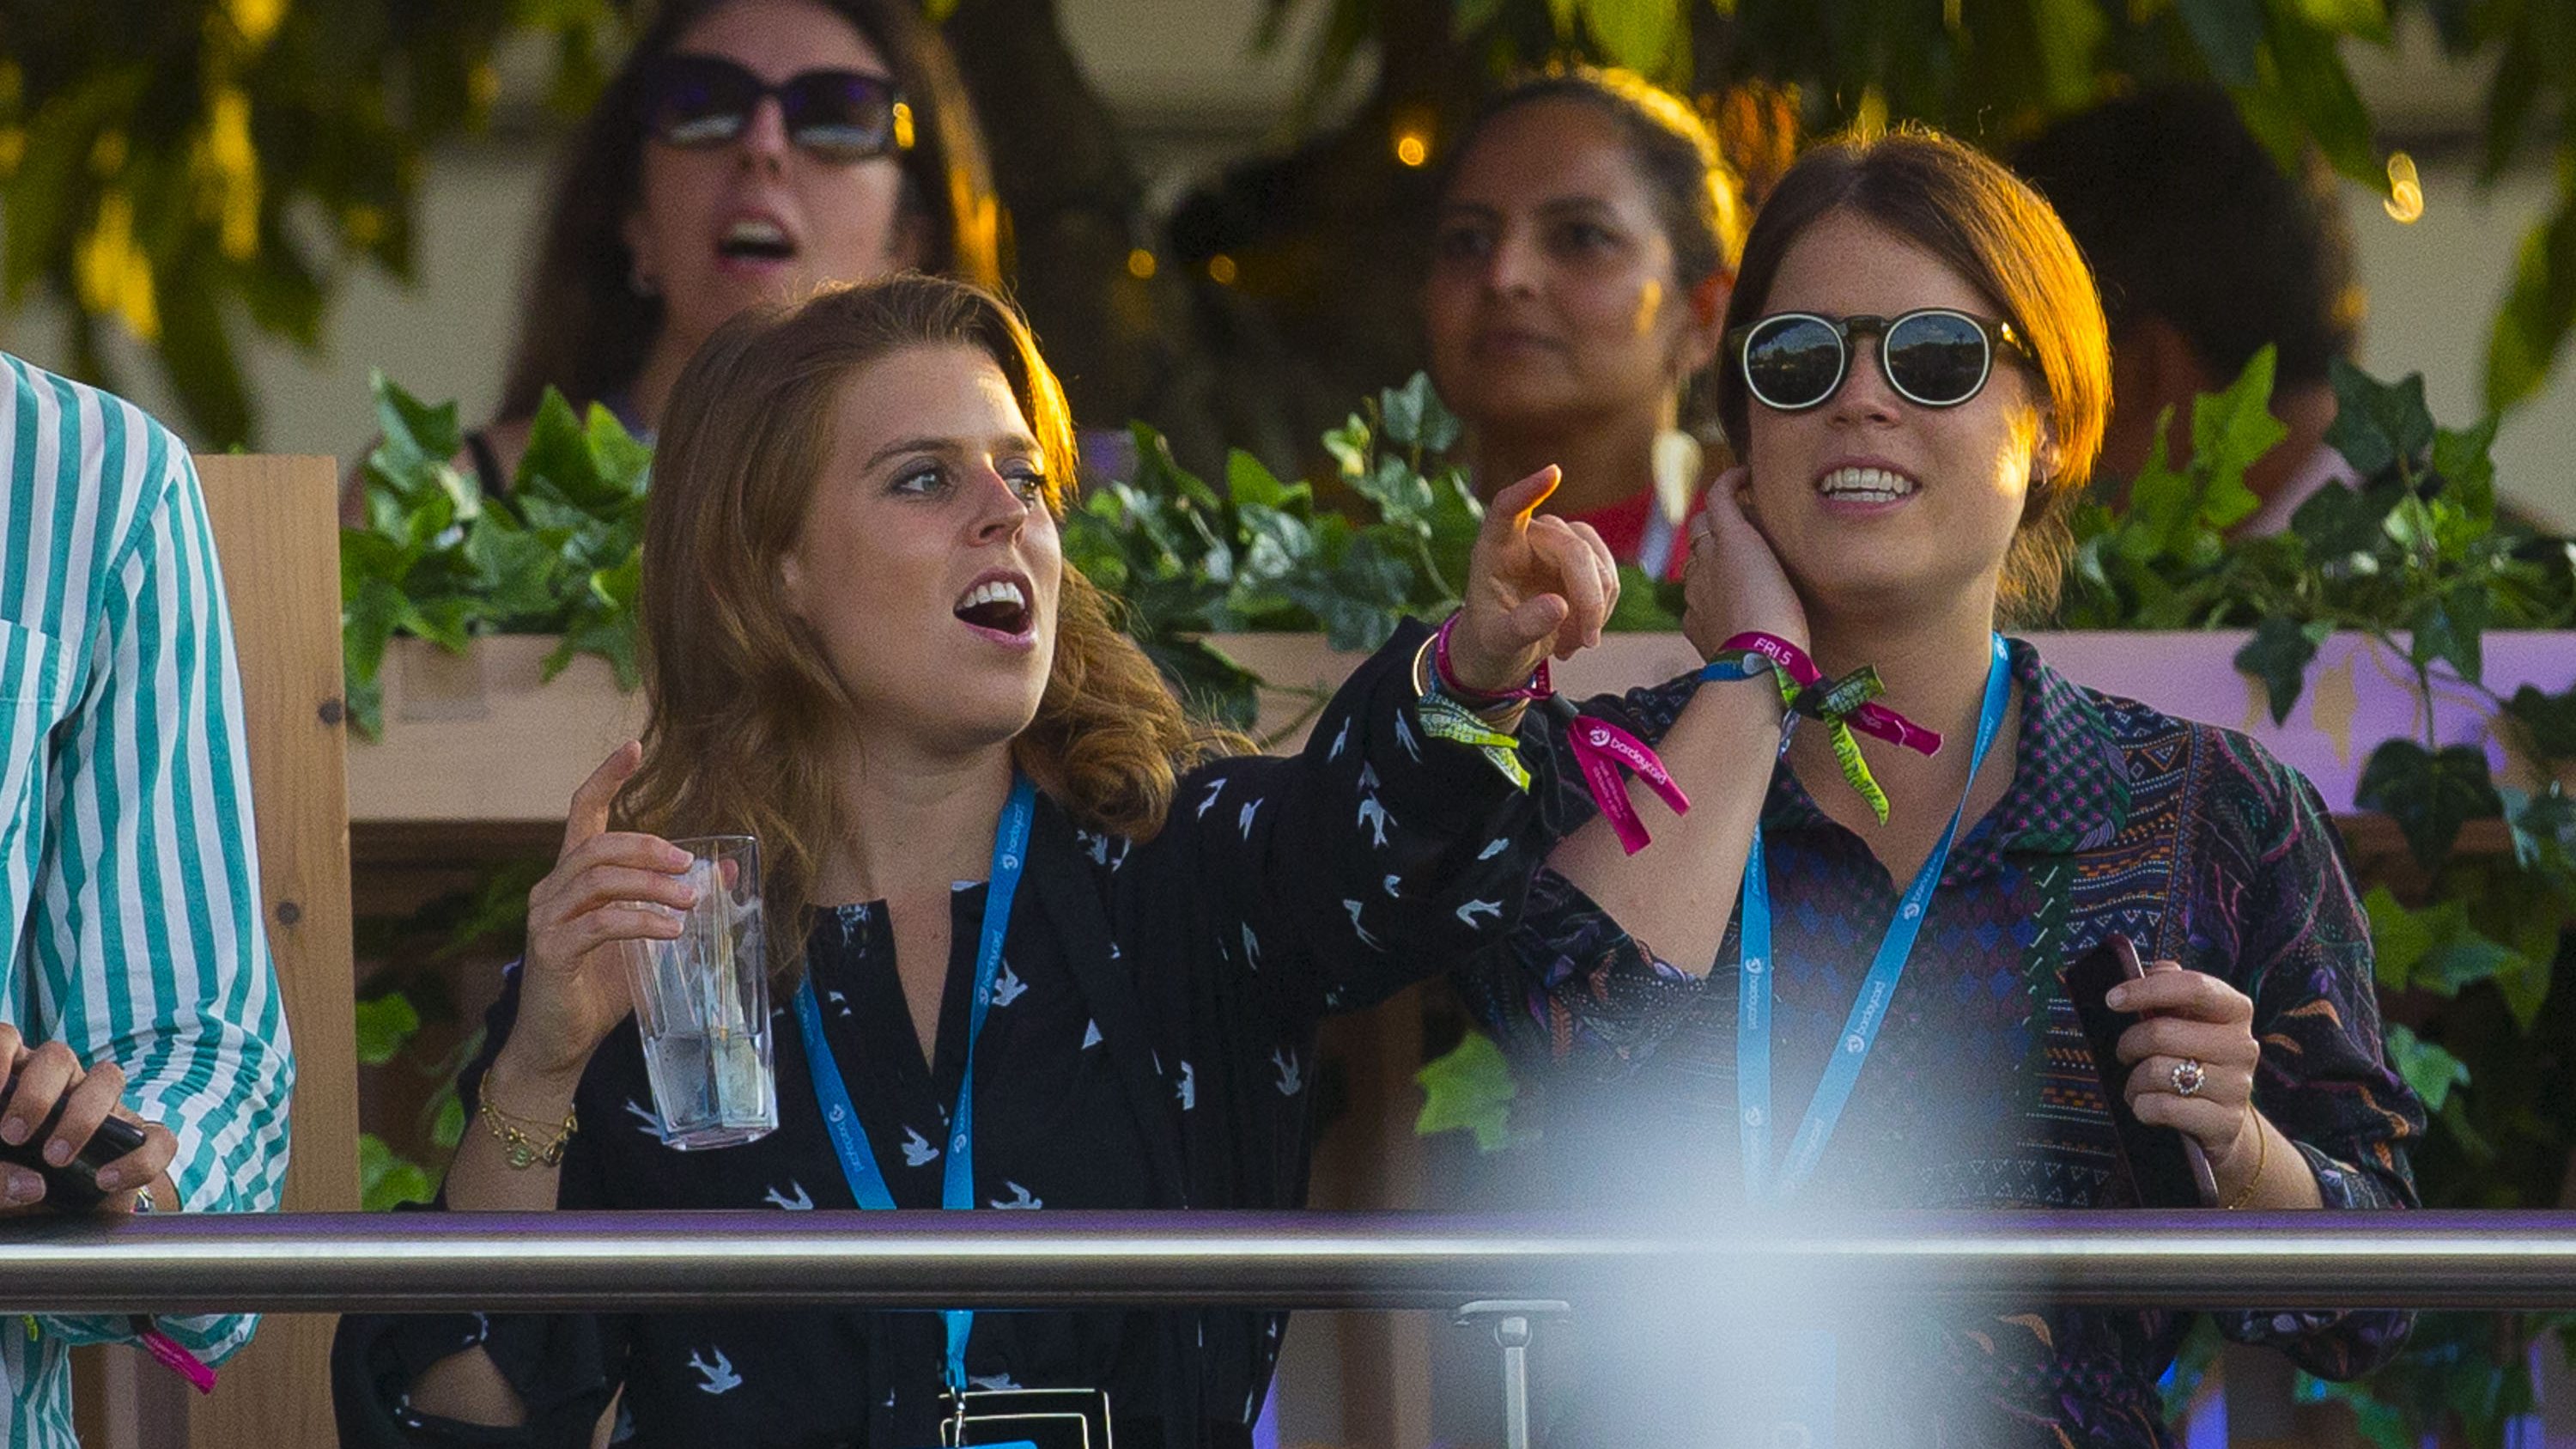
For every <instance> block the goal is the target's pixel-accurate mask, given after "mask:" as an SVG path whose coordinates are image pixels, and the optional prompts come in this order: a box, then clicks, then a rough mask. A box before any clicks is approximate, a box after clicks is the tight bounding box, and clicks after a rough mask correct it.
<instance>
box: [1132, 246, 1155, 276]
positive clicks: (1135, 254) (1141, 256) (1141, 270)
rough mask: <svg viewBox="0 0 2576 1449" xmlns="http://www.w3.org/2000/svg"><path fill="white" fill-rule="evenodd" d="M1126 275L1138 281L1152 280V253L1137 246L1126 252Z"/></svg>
mask: <svg viewBox="0 0 2576 1449" xmlns="http://www.w3.org/2000/svg"><path fill="white" fill-rule="evenodd" d="M1127 275H1129V276H1131V277H1134V278H1135V279H1136V280H1137V281H1140V282H1150V281H1152V280H1154V254H1153V253H1152V252H1149V251H1147V250H1145V249H1144V248H1143V247H1138V248H1136V249H1135V250H1134V251H1132V252H1129V253H1128V254H1127Z"/></svg>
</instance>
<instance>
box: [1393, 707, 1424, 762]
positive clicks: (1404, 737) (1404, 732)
mask: <svg viewBox="0 0 2576 1449" xmlns="http://www.w3.org/2000/svg"><path fill="white" fill-rule="evenodd" d="M1395 742H1396V743H1397V744H1399V745H1402V746H1404V752H1405V753H1406V754H1407V755H1410V756H1412V758H1413V763H1415V764H1417V765H1419V764H1421V763H1422V742H1421V741H1419V740H1416V739H1415V738H1414V737H1413V727H1412V726H1411V725H1408V724H1406V723H1405V722H1404V714H1403V712H1402V711H1401V710H1399V711H1397V712H1396V716H1395Z"/></svg>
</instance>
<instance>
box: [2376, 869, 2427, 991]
mask: <svg viewBox="0 0 2576 1449" xmlns="http://www.w3.org/2000/svg"><path fill="white" fill-rule="evenodd" d="M2361 909H2362V913H2363V914H2364V915H2367V916H2368V917H2369V918H2370V952H2371V960H2372V963H2373V970H2374V974H2375V975H2376V976H2377V978H2378V982H2379V989H2380V990H2382V991H2385V992H2389V993H2391V994H2394V993H2396V992H2400V991H2404V990H2405V989H2406V987H2407V985H2408V983H2409V982H2411V981H2412V980H2413V979H2414V972H2415V963H2416V962H2418V961H2421V960H2423V959H2424V956H2425V954H2426V953H2427V952H2429V951H2431V950H2432V949H2433V928H2432V927H2431V926H2430V925H2428V924H2427V923H2426V922H2425V920H2424V918H2423V916H2422V915H2420V914H2419V913H2417V912H2414V911H2410V910H2408V909H2406V907H2405V906H2404V905H2402V904H2400V903H2399V902H2398V899H2397V897H2396V896H2394V895H2392V894H2391V893H2390V892H2389V889H2388V887H2386V886H2384V885H2375V886H2372V887H2371V888H2370V890H2369V892H2368V893H2367V894H2365V895H2364V896H2363V897H2362V898H2361Z"/></svg>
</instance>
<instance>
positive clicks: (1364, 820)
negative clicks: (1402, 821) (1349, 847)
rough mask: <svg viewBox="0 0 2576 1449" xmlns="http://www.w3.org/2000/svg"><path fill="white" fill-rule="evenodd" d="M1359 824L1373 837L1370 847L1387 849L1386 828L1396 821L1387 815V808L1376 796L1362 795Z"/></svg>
mask: <svg viewBox="0 0 2576 1449" xmlns="http://www.w3.org/2000/svg"><path fill="white" fill-rule="evenodd" d="M1359 823H1360V824H1361V825H1363V826H1366V827H1367V828H1368V832H1369V835H1370V837H1371V838H1370V840H1369V844H1370V845H1372V846H1375V847H1376V848H1377V849H1379V850H1384V849H1386V828H1387V827H1388V826H1389V825H1392V824H1394V823H1395V821H1394V820H1393V819H1392V818H1391V817H1390V816H1388V814H1387V813H1386V807H1385V806H1384V805H1381V804H1379V803H1378V798H1377V797H1376V796H1375V795H1362V796H1361V797H1360V821H1359Z"/></svg>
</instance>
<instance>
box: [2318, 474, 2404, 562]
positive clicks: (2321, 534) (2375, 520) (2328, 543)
mask: <svg viewBox="0 0 2576 1449" xmlns="http://www.w3.org/2000/svg"><path fill="white" fill-rule="evenodd" d="M2403 491H2404V490H2403V488H2402V487H2401V488H2397V489H2392V490H2387V491H2381V490H2376V489H2356V488H2320V489H2318V490H2317V491H2316V492H2314V493H2311V494H2309V495H2308V499H2307V501H2306V502H2304V503H2302V504H2300V505H2299V506H2298V509H2297V510H2296V511H2295V512H2293V513H2292V514H2291V515H2290V532H2292V533H2293V534H2295V535H2297V536H2298V537H2299V538H2300V539H2301V540H2302V541H2304V542H2305V543H2306V544H2307V546H2308V553H2309V555H2310V556H2311V557H2313V558H2317V559H2320V560H2344V559H2349V558H2351V557H2353V556H2354V555H2356V554H2361V555H2367V554H2368V553H2370V552H2371V550H2373V549H2375V548H2377V547H2378V546H2379V542H2380V540H2381V539H2382V538H2385V537H2386V536H2387V522H2388V515H2389V512H2390V510H2391V507H2392V505H2394V504H2395V503H2396V501H2397V498H2398V496H2399V495H2400V494H2402V493H2403Z"/></svg>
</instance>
